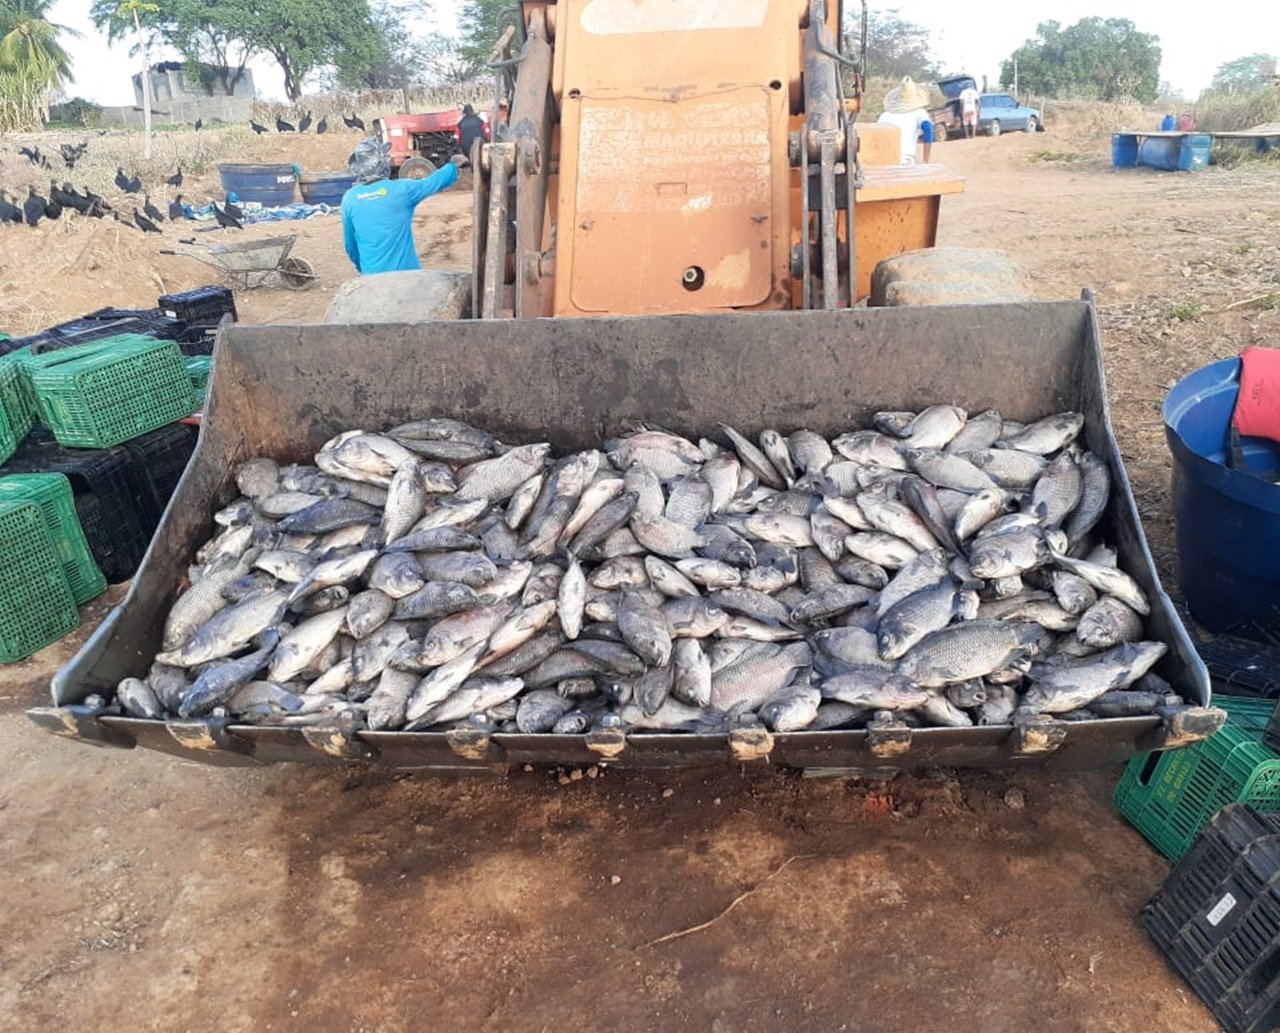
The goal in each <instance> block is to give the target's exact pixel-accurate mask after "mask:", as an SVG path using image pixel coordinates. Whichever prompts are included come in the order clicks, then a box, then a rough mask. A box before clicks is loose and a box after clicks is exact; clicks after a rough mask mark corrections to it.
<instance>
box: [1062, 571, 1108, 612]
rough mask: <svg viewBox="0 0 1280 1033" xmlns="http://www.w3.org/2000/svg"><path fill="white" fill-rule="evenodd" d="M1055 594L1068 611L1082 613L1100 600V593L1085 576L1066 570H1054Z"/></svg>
mask: <svg viewBox="0 0 1280 1033" xmlns="http://www.w3.org/2000/svg"><path fill="white" fill-rule="evenodd" d="M1053 595H1054V598H1055V599H1057V600H1058V605H1059V606H1061V607H1062V608H1063V609H1064V610H1066V611H1067V612H1068V613H1074V614H1082V613H1084V612H1085V610H1087V609H1089V607H1090V606H1092V605H1093V604H1094V603H1096V602H1097V601H1098V593H1097V592H1096V591H1094V589H1093V587H1092V586H1091V585H1090V584H1089V582H1087V581H1086V580H1085V579H1084V578H1082V577H1079V576H1077V575H1076V574H1071V573H1068V572H1067V571H1065V570H1055V571H1054V572H1053Z"/></svg>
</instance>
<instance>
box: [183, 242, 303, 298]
mask: <svg viewBox="0 0 1280 1033" xmlns="http://www.w3.org/2000/svg"><path fill="white" fill-rule="evenodd" d="M297 240H298V237H297V234H293V235H291V236H287V237H266V238H264V239H262V240H245V241H240V242H239V243H236V244H215V245H213V246H212V247H201V246H199V245H195V244H188V245H186V246H185V247H182V248H171V249H169V248H167V249H165V250H162V251H161V252H160V254H162V255H183V256H185V257H187V258H194V259H195V260H196V261H197V262H203V263H204V264H205V265H207V266H211V267H212V268H214V269H217V270H218V271H219V272H220V273H222V276H223V279H224V280H225V281H226V283H227V284H228V285H229V286H231V287H237V288H239V289H240V290H248V289H249V288H250V287H262V286H264V285H266V284H267V283H269V282H271V281H272V280H273V279H277V278H278V279H279V281H280V283H282V284H283V285H284V286H285V287H287V288H288V289H289V290H291V291H305V290H307V289H308V288H309V287H311V286H312V285H313V284H314V283H315V282H316V273H315V270H314V269H312V268H311V263H310V262H308V261H307V260H306V259H305V258H298V257H296V256H295V255H293V254H292V253H291V252H292V251H293V245H294V244H295V243H297Z"/></svg>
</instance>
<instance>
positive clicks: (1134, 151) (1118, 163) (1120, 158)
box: [1111, 133, 1138, 169]
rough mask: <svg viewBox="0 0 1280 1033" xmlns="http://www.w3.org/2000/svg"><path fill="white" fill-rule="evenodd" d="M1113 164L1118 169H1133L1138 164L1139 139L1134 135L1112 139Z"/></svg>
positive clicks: (1118, 136)
mask: <svg viewBox="0 0 1280 1033" xmlns="http://www.w3.org/2000/svg"><path fill="white" fill-rule="evenodd" d="M1111 164H1112V166H1113V167H1114V168H1117V169H1131V168H1133V167H1134V166H1135V165H1137V164H1138V138H1137V137H1136V136H1135V135H1134V134H1133V133H1116V134H1115V135H1113V136H1112V137H1111Z"/></svg>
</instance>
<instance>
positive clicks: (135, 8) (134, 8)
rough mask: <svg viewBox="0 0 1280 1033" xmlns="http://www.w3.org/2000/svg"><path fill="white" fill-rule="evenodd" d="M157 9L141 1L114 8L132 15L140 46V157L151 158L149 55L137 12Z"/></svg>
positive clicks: (128, 2)
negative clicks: (141, 129)
mask: <svg viewBox="0 0 1280 1033" xmlns="http://www.w3.org/2000/svg"><path fill="white" fill-rule="evenodd" d="M158 10H160V8H159V7H157V6H156V5H155V4H148V3H143V2H142V0H125V2H124V3H122V4H121V5H120V6H119V7H117V8H116V13H117V14H120V15H128V14H132V15H133V28H134V31H135V32H136V33H137V34H138V42H139V43H140V44H141V46H142V126H143V132H142V157H143V158H144V159H145V160H150V158H151V54H150V50H149V48H148V47H147V38H146V37H145V36H144V35H143V34H142V19H141V18H139V17H138V12H139V11H141V12H144V13H146V14H155V13H156V12H157V11H158Z"/></svg>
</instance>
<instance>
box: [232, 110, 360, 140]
mask: <svg viewBox="0 0 1280 1033" xmlns="http://www.w3.org/2000/svg"><path fill="white" fill-rule="evenodd" d="M342 121H343V122H344V123H346V126H347V128H348V129H355V130H357V131H358V132H361V133H363V132H364V119H362V118H361V117H360V116H359V115H356V114H354V113H353V114H352V115H351V117H350V118H348V117H347V116H346V115H343V116H342ZM249 128H250V129H252V130H253V131H254V132H255V133H256V134H257V135H258V136H261V135H262V134H263V133H269V132H271V130H270V129H269V128H268V127H267V126H264V125H263V124H262V123H261V122H256V121H254V120H253V119H249ZM310 128H311V112H310V111H308V112H307V113H306V114H305V115H303V116H302V118H300V119H299V120H298V124H297V125H296V126H295V125H294V124H293V123H292V122H286V121H285V120H284V119H283V118H281V117H280V116H279V115H277V116H276V132H277V133H305V132H306V131H307V130H308V129H310ZM328 131H329V119H328V117H327V116H325V115H321V116H320V121H319V122H317V123H316V133H317V135H318V134H320V133H327V132H328Z"/></svg>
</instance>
